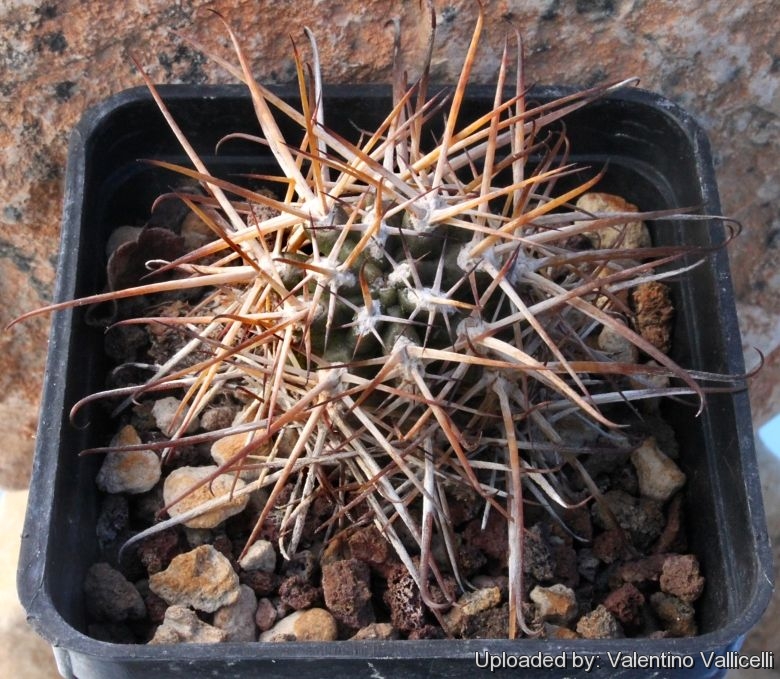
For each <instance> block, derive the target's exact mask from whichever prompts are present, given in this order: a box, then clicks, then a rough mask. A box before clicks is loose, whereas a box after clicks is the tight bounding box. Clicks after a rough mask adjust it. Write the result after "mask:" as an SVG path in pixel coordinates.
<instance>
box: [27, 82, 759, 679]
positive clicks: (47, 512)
mask: <svg viewBox="0 0 780 679" xmlns="http://www.w3.org/2000/svg"><path fill="white" fill-rule="evenodd" d="M162 93H163V95H164V97H165V99H166V100H167V102H168V104H169V106H170V109H171V111H172V112H173V114H174V116H175V117H176V119H177V120H178V121H179V124H180V125H181V127H182V128H183V129H184V131H185V132H186V134H187V136H188V137H189V139H190V140H191V141H192V142H193V143H194V145H195V147H196V148H197V149H198V150H199V152H201V153H202V156H203V158H204V160H205V162H206V164H207V166H209V167H210V168H211V169H212V171H213V172H215V173H217V174H220V173H222V174H226V173H236V172H246V171H250V170H252V171H259V172H263V171H268V170H270V169H271V166H272V160H271V158H270V157H269V156H267V155H266V156H263V155H262V153H263V151H262V150H261V151H258V147H257V146H255V145H253V146H251V147H250V146H248V145H247V146H242V145H241V144H239V143H231V144H229V145H228V146H227V147H226V153H221V154H220V155H219V156H215V155H214V148H215V144H216V142H217V140H218V139H219V138H220V137H221V136H222V135H224V134H225V133H228V132H234V131H245V132H250V133H257V124H256V122H254V118H253V113H252V107H251V103H250V102H249V100H248V99H247V97H246V95H245V92H244V90H243V89H242V88H238V87H198V88H192V87H164V88H162ZM281 94H283V95H285V96H289V97H290V98H292V97H293V93H292V91H282V92H281ZM560 94H561V92H560V91H558V90H556V89H551V88H548V89H541V90H539V91H537V92H535V96H538V98H540V99H549V98H552V97H555V96H559V95H560ZM492 98H493V95H492V93H490V92H489V91H488V90H486V89H474V90H473V91H472V92H471V95H470V97H469V99H468V103H467V105H466V110H465V111H464V115H466V116H467V115H469V113H470V112H471V113H473V112H474V111H477V110H486V109H487V108H489V106H490V102H491V101H492ZM389 108H390V97H389V91H388V90H386V89H377V88H360V87H336V88H331V89H330V90H329V96H328V99H327V100H326V110H327V111H329V112H330V114H331V116H332V119H330V120H328V121H327V124H328V125H329V126H331V127H332V128H335V129H336V131H338V132H341V133H342V134H346V135H352V136H354V135H355V134H356V130H357V129H371V128H372V127H373V126H374V125H375V124H376V123H377V121H378V120H379V119H380V118H381V117H383V115H384V113H385V112H387V111H389ZM567 130H568V135H569V138H570V140H571V147H572V149H573V152H574V158H573V160H575V161H577V162H579V163H582V164H585V165H589V166H591V167H592V168H594V171H595V170H597V169H600V168H601V167H603V166H604V164H605V163H606V162H607V161H609V166H608V167H609V169H608V172H607V176H606V178H605V179H604V181H603V183H602V184H601V185H600V189H601V190H606V191H612V192H614V193H618V194H620V195H622V196H624V197H625V198H626V199H627V200H629V201H631V202H633V203H636V204H637V205H639V207H640V208H642V209H656V208H664V207H673V206H676V207H680V206H701V210H702V211H703V212H705V213H708V214H718V213H719V211H720V207H719V204H718V195H717V190H716V185H715V179H714V173H713V168H712V162H711V159H710V153H709V148H708V144H707V141H706V139H705V137H704V135H703V133H702V132H701V130H700V129H699V127H697V125H696V124H695V123H694V122H693V121H692V120H691V118H690V117H689V116H688V115H686V114H685V112H683V111H682V110H680V109H679V108H678V107H676V106H674V105H673V104H671V103H670V102H668V101H666V100H664V99H662V98H661V97H658V96H656V95H653V94H649V93H647V92H642V91H626V92H624V93H621V94H619V95H615V96H611V97H609V98H606V99H604V100H602V101H599V102H597V103H595V104H592V105H590V106H588V107H587V108H585V109H583V110H581V111H579V112H577V113H576V114H574V115H572V116H571V117H570V118H568V120H567ZM138 158H163V159H167V160H173V161H183V157H182V153H181V151H180V150H179V148H178V146H177V143H176V141H175V139H174V137H173V135H172V134H171V133H170V131H169V130H168V129H167V127H166V126H165V123H164V122H163V120H162V117H161V116H160V113H159V112H158V110H157V109H156V107H155V105H154V104H153V102H152V101H151V99H150V97H149V96H148V94H147V93H146V92H145V91H144V90H140V89H136V90H130V91H127V92H124V93H122V94H120V95H118V96H115V97H113V98H111V99H109V100H108V101H106V102H105V103H103V104H101V105H100V106H98V107H96V108H94V109H93V110H91V111H90V112H89V113H87V114H86V115H85V117H84V119H83V120H82V122H81V123H80V125H79V126H78V127H77V129H76V130H75V132H74V134H73V137H72V141H71V146H70V152H69V159H68V174H67V186H66V191H65V205H64V216H63V227H62V244H61V251H60V260H59V267H58V271H59V277H58V285H57V293H56V296H57V299H58V300H63V299H72V298H74V297H78V296H82V295H86V294H89V293H92V292H94V291H96V290H99V289H100V288H101V286H102V284H103V281H102V280H101V276H102V272H104V255H103V250H104V245H105V241H106V238H107V236H108V234H109V232H110V231H111V229H112V228H114V227H116V226H118V225H120V224H123V223H132V222H134V221H142V220H143V219H144V217H145V216H148V213H149V208H150V206H151V203H152V201H153V199H154V198H155V197H156V196H157V195H158V194H159V193H160V192H162V191H165V190H166V189H167V188H168V186H169V183H170V182H171V181H172V178H171V175H170V174H168V173H164V172H162V171H160V170H156V169H153V168H150V167H149V166H148V165H144V164H143V163H139V162H138V161H137V159H138ZM654 238H655V240H656V242H657V243H679V242H684V243H691V244H696V245H700V246H709V245H713V244H717V243H721V242H723V240H724V232H723V228H722V226H721V224H720V223H719V222H718V221H715V220H713V221H711V222H707V223H696V224H692V223H690V222H686V223H678V222H669V223H664V224H661V225H657V226H656V228H655V231H654ZM674 294H675V304H676V307H677V309H678V316H677V322H676V330H675V337H674V358H676V359H677V360H678V361H679V362H680V363H681V364H682V365H684V366H688V367H691V368H695V369H701V370H709V371H716V372H721V373H731V374H739V373H742V372H743V370H744V366H743V361H742V352H741V347H740V339H739V330H738V326H737V318H736V314H735V308H734V301H733V293H732V289H731V283H730V277H729V270H728V260H727V256H726V253H725V252H724V251H723V250H719V251H717V252H716V253H715V254H713V255H712V256H711V257H710V258H709V259H708V260H707V262H706V263H705V264H704V265H703V266H700V267H699V268H697V269H696V270H695V271H694V272H692V274H691V275H689V276H688V277H686V280H685V281H684V282H683V283H680V284H679V285H676V287H675V291H674ZM83 316H84V311H83V309H77V310H75V311H67V312H62V313H58V314H56V315H55V317H54V319H53V326H52V332H51V342H50V348H49V359H48V365H47V373H46V386H45V391H44V394H43V407H42V411H41V412H42V418H41V422H40V426H39V431H38V446H37V452H36V458H35V468H34V475H33V480H32V486H31V490H30V506H29V509H28V514H27V521H26V525H25V530H24V536H23V543H22V554H21V563H20V567H19V592H20V596H21V600H22V603H23V604H24V606H25V608H26V609H27V612H28V617H29V621H30V623H31V624H32V626H33V627H34V628H35V629H36V630H37V631H38V632H39V633H40V634H41V635H42V636H44V637H45V638H46V639H48V640H49V641H50V642H51V643H52V645H53V647H54V650H55V655H56V657H57V661H58V664H59V668H60V671H61V673H62V674H63V675H64V676H66V677H79V678H80V679H86V678H87V677H112V678H114V679H117V678H118V677H148V676H158V677H165V676H172V675H174V674H182V675H183V676H187V677H207V676H215V675H216V676H230V677H238V676H260V677H264V678H267V679H271V678H272V677H290V676H295V677H298V678H299V679H308V678H313V677H326V676H345V675H348V676H354V677H401V676H403V677H411V678H414V677H465V676H468V675H470V674H471V673H473V672H474V671H475V670H476V671H478V670H479V666H481V665H484V663H485V662H486V660H487V659H486V656H485V655H484V654H485V652H486V651H487V652H489V653H490V654H492V655H493V656H494V657H496V658H499V659H501V658H503V659H504V660H503V663H502V665H503V669H501V668H498V669H496V673H497V674H504V675H505V676H509V675H517V673H518V672H521V673H522V674H523V676H529V677H535V676H542V675H545V674H548V673H550V672H551V670H545V669H533V668H532V669H528V670H518V669H517V668H516V667H515V666H516V665H517V664H518V661H517V658H518V657H521V656H522V657H525V658H529V659H535V660H534V662H539V663H541V662H542V661H544V659H545V658H547V659H548V660H547V661H546V662H548V663H552V662H553V661H556V662H558V663H560V662H561V661H562V660H561V659H563V660H564V661H565V668H566V669H565V670H564V669H561V668H560V666H558V669H557V670H552V673H557V674H559V675H563V674H566V675H567V676H574V675H585V674H586V668H585V666H584V665H583V664H581V665H579V666H577V664H576V663H577V661H578V660H580V661H581V660H582V659H583V658H585V657H586V656H590V657H594V656H595V666H594V667H592V668H591V672H590V673H589V674H590V675H591V676H616V675H621V674H622V675H625V676H639V675H641V674H643V673H644V672H643V671H642V670H641V669H631V668H628V669H627V668H625V667H624V666H622V665H619V666H618V667H614V666H613V662H612V660H614V659H615V658H617V654H618V653H623V654H633V653H636V654H639V656H638V659H639V660H640V661H641V660H642V659H645V658H647V659H650V660H652V661H654V662H657V663H660V662H665V665H663V667H666V668H669V667H670V666H673V665H674V664H677V665H679V664H681V663H685V664H688V663H690V662H693V666H692V667H688V668H683V669H662V670H661V672H660V674H661V675H663V676H678V675H679V676H697V677H715V676H722V675H723V674H725V670H724V669H720V668H717V667H715V666H714V665H711V666H710V667H709V668H708V667H707V666H706V664H705V662H704V659H705V658H706V657H707V654H708V653H710V652H712V651H714V652H715V654H716V655H722V654H724V653H726V652H727V651H733V650H735V649H737V648H739V646H740V643H741V640H742V638H743V636H744V635H745V633H746V632H747V631H748V630H749V629H750V628H751V627H752V626H753V625H754V624H755V623H756V621H757V620H758V618H759V616H760V614H761V613H762V611H763V610H764V608H765V606H766V604H767V602H768V599H769V596H770V593H771V589H772V585H771V575H770V573H771V559H770V552H769V548H768V539H767V533H766V527H765V521H764V514H763V508H762V504H761V496H760V487H759V481H758V476H757V469H756V460H755V454H754V450H753V441H752V427H751V418H750V411H749V405H748V397H747V394H746V393H745V392H740V393H733V394H714V395H711V396H710V397H709V399H708V407H707V409H706V410H705V412H704V414H703V415H702V416H701V417H699V418H698V419H695V420H694V419H693V413H692V411H691V410H690V409H687V408H675V409H674V410H672V411H670V412H669V413H668V415H669V418H670V420H671V421H672V424H673V425H674V427H675V429H676V431H677V436H678V440H679V443H680V447H681V450H682V451H683V454H682V459H681V464H682V467H683V469H684V471H685V473H686V474H687V476H688V487H687V493H686V497H687V502H688V506H687V512H686V513H687V516H688V532H689V537H690V542H691V548H692V551H693V552H694V553H696V554H697V555H698V556H699V559H700V561H701V564H702V569H703V572H704V573H705V575H706V577H707V587H706V591H705V595H704V597H703V599H702V600H700V602H699V604H698V605H699V612H698V615H699V618H698V621H697V622H698V626H699V630H700V635H699V636H697V637H695V638H685V639H653V640H649V639H643V640H638V639H625V640H608V641H585V640H575V641H565V642H563V641H542V640H520V641H508V640H495V641H476V640H475V641H392V642H370V641H364V642H332V643H289V644H260V643H255V644H251V643H244V644H227V645H224V644H223V645H214V646H205V645H197V644H183V645H175V646H141V645H135V646H133V645H130V646H123V645H116V644H109V643H103V642H99V641H96V640H94V639H92V638H90V637H88V636H86V634H85V633H84V630H85V628H86V620H85V606H84V600H83V594H82V583H83V581H84V575H85V572H86V570H87V568H88V567H89V566H90V565H91V564H92V563H93V562H94V561H95V560H96V558H97V555H98V546H97V539H96V536H95V524H96V518H97V513H98V506H99V498H98V493H97V490H96V488H95V486H94V483H93V479H94V476H95V474H96V471H97V466H98V464H99V460H98V459H97V458H95V457H91V458H79V457H78V453H79V451H80V450H82V449H84V448H87V447H89V446H91V445H98V444H100V443H102V442H103V441H104V440H105V434H106V431H105V429H106V427H107V425H105V424H104V425H101V422H100V419H99V418H98V417H95V418H94V421H93V422H92V423H91V425H90V426H89V427H86V428H83V427H82V428H76V427H74V426H72V424H71V423H70V422H69V419H68V411H69V409H70V407H71V406H72V405H73V404H74V402H75V401H76V400H78V399H79V398H81V397H83V396H85V395H87V394H89V393H91V392H92V391H95V390H97V389H98V388H100V387H101V385H102V383H103V377H104V375H105V371H106V369H107V364H106V359H105V357H104V355H103V351H102V342H103V338H102V332H101V331H99V330H96V329H94V328H89V327H88V326H87V325H86V324H85V323H84V322H83ZM92 414H94V415H97V414H98V413H97V411H95V412H94V413H92ZM701 653H704V654H705V657H704V658H703V657H702V656H701V655H700V654H701ZM502 654H503V655H502ZM610 654H611V656H610ZM478 663H479V665H478ZM647 673H651V674H652V673H653V671H652V670H648V671H647Z"/></svg>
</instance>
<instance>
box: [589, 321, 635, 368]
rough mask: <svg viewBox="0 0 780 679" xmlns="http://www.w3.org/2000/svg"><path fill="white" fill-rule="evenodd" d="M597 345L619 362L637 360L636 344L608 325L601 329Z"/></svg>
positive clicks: (633, 361)
mask: <svg viewBox="0 0 780 679" xmlns="http://www.w3.org/2000/svg"><path fill="white" fill-rule="evenodd" d="M598 345H599V349H601V350H602V351H604V352H606V353H607V354H609V356H610V357H611V358H612V359H614V360H615V361H617V362H619V363H636V362H637V361H638V360H639V349H637V348H636V345H635V344H634V343H633V342H632V341H631V340H629V339H627V338H625V337H623V335H621V334H620V333H619V332H617V331H616V330H615V329H613V328H611V327H609V326H608V325H605V326H604V327H603V328H602V329H601V332H600V333H599V336H598Z"/></svg>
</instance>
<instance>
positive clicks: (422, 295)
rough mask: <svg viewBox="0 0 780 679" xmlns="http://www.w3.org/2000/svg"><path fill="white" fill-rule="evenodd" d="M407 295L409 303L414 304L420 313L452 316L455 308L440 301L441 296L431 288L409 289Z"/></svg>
mask: <svg viewBox="0 0 780 679" xmlns="http://www.w3.org/2000/svg"><path fill="white" fill-rule="evenodd" d="M406 292H407V294H408V295H409V301H410V302H414V306H415V309H417V310H419V311H438V312H439V313H440V314H451V313H453V312H454V311H455V307H454V306H452V305H451V304H446V303H444V302H440V301H438V300H440V299H441V297H442V296H441V295H437V294H436V293H435V291H434V290H432V289H431V288H408V289H407V291H406Z"/></svg>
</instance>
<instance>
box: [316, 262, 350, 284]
mask: <svg viewBox="0 0 780 679" xmlns="http://www.w3.org/2000/svg"><path fill="white" fill-rule="evenodd" d="M312 266H316V267H317V268H319V269H324V271H323V272H321V273H317V274H316V278H317V282H318V283H320V284H322V285H323V286H335V287H336V288H340V287H341V286H342V285H345V286H352V285H355V280H356V279H355V274H353V273H352V272H351V271H346V270H341V269H339V266H340V265H339V264H337V263H335V262H334V261H333V260H332V259H330V257H325V258H322V257H320V258H318V259H315V260H312Z"/></svg>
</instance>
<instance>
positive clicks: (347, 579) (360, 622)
mask: <svg viewBox="0 0 780 679" xmlns="http://www.w3.org/2000/svg"><path fill="white" fill-rule="evenodd" d="M322 592H323V595H324V597H325V606H326V607H327V609H328V610H329V611H330V613H331V614H332V615H333V617H334V618H336V620H337V621H338V622H339V624H340V625H342V626H344V627H346V628H348V629H350V630H352V633H354V632H356V631H357V630H359V629H360V628H361V627H365V626H366V625H370V624H371V623H372V622H375V620H376V617H375V615H374V609H373V607H372V605H371V596H372V592H371V572H370V570H369V568H368V566H367V565H366V564H365V563H363V562H362V561H358V560H357V559H344V560H342V561H336V562H334V563H330V564H326V565H324V566H323V567H322Z"/></svg>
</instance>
